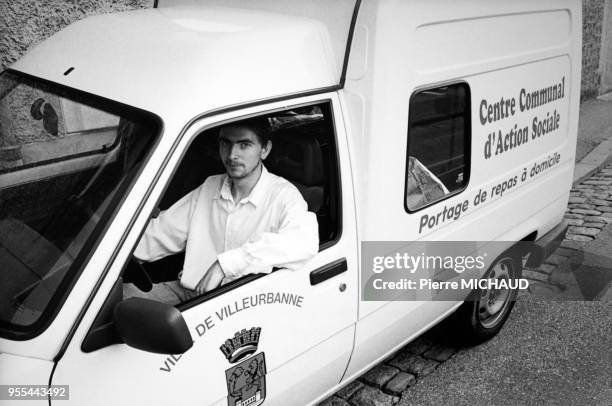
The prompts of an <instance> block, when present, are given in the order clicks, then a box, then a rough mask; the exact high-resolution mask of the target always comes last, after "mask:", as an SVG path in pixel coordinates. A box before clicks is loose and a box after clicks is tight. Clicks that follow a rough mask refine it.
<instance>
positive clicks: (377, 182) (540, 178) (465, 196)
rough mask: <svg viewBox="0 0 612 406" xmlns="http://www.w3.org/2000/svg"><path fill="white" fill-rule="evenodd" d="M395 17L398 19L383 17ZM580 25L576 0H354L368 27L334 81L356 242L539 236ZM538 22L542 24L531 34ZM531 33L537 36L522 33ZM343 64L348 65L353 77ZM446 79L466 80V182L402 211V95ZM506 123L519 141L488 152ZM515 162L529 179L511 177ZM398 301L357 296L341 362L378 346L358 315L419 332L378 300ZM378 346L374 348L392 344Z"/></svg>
mask: <svg viewBox="0 0 612 406" xmlns="http://www.w3.org/2000/svg"><path fill="white" fill-rule="evenodd" d="M397 18H401V19H402V24H393V21H394V20H396V19H397ZM538 22H539V23H540V24H536V23H538ZM543 22H546V24H547V25H543V24H541V23H543ZM580 22H581V8H580V3H579V2H575V1H559V2H556V1H544V2H537V3H534V2H527V1H519V2H512V3H511V4H509V3H507V2H501V1H493V2H484V1H477V2H473V3H470V4H469V5H466V4H459V3H456V2H450V1H433V2H432V1H428V2H424V1H414V2H402V1H378V2H364V4H363V5H362V7H361V13H360V15H359V18H358V20H357V22H356V32H359V31H360V30H361V31H363V32H367V35H356V36H355V38H354V42H353V44H352V46H353V48H354V49H356V50H357V53H358V54H359V55H361V56H360V58H358V59H357V60H356V61H355V62H354V63H355V65H353V60H352V59H351V60H350V61H349V66H348V72H349V75H348V76H347V82H346V85H345V87H344V89H342V90H341V93H342V94H343V97H344V99H345V102H346V105H347V112H346V115H347V117H348V121H349V122H350V124H351V130H352V134H353V136H352V137H351V139H350V141H351V143H352V144H353V147H354V150H355V157H354V159H353V162H354V172H355V179H356V180H357V183H356V185H355V191H356V194H357V199H356V200H357V201H358V202H359V206H358V227H359V239H360V241H392V240H394V241H413V240H446V241H465V240H474V241H483V242H486V241H517V240H521V239H523V238H525V237H526V236H528V235H530V234H531V233H533V232H537V235H543V234H544V233H546V232H548V231H549V230H551V229H552V228H553V227H554V226H556V225H557V224H559V222H560V221H561V219H562V218H563V213H564V211H565V207H566V205H567V199H568V197H569V190H570V188H571V183H572V181H571V179H572V171H573V166H574V159H575V147H576V137H577V117H578V109H579V97H578V96H577V95H578V94H579V86H580V70H581V48H580V44H581V36H580V30H581V28H580V27H581V26H580V24H581V23H580ZM534 24H535V25H534ZM493 27H497V29H495V30H493ZM504 27H505V28H509V27H516V30H511V31H508V30H507V29H504ZM549 28H550V29H549ZM542 31H545V33H542V35H541V36H540V35H538V34H539V33H540V32H542ZM510 32H511V34H510ZM506 36H508V38H506ZM534 36H536V37H537V38H535V39H532V37H534ZM510 37H512V38H510ZM476 38H484V40H483V41H484V42H482V41H480V42H478V44H481V43H482V44H484V45H485V46H482V47H480V46H479V47H474V46H473V44H474V43H475V39H476ZM359 41H362V42H366V43H360V42H359ZM520 44H522V47H520V48H519V45H520ZM366 50H367V51H366ZM364 53H367V55H366V56H365V57H363V54H364ZM364 59H365V60H366V62H364V61H363V60H364ZM364 67H365V68H364ZM353 71H355V72H358V74H356V75H351V74H350V72H353ZM455 83H465V84H467V85H468V86H469V89H470V109H471V132H470V136H471V139H470V145H471V147H470V149H469V154H470V160H469V165H470V169H471V171H470V173H469V180H468V182H467V186H466V187H465V188H464V189H461V190H459V191H458V192H457V193H456V194H454V195H450V197H447V198H446V199H444V200H441V201H439V202H438V203H434V204H432V205H430V206H427V207H425V208H423V209H420V210H419V211H416V212H413V213H412V212H407V211H406V210H405V208H404V205H403V204H402V202H403V200H404V186H405V185H404V184H402V183H400V179H404V178H403V177H404V174H405V171H406V160H407V149H408V136H409V135H408V122H409V113H410V108H409V106H410V101H411V98H412V97H413V95H415V94H418V93H419V92H422V91H425V90H427V89H433V88H436V87H440V86H445V85H448V84H455ZM549 87H555V88H556V92H557V96H555V97H551V98H550V99H551V100H549V101H547V102H545V103H544V102H543V103H530V106H529V108H527V107H526V106H525V105H526V103H527V102H526V98H527V95H530V94H531V93H533V92H539V91H540V90H542V89H548V88H549ZM523 89H524V91H523ZM522 91H523V93H521V92H522ZM538 94H539V93H538ZM561 95H562V96H561ZM521 97H522V99H521ZM502 98H504V100H506V99H508V98H511V99H512V98H513V99H514V100H515V102H514V103H515V107H514V113H513V114H509V115H505V116H504V117H498V118H497V119H496V120H491V122H489V121H488V117H486V118H487V120H486V121H485V122H484V123H482V122H481V117H480V107H481V105H482V103H483V100H484V101H485V103H487V108H488V105H489V104H490V103H495V102H497V103H498V104H501V99H502ZM505 103H506V102H505V101H504V104H505ZM521 103H522V104H523V110H521ZM486 112H487V113H488V109H487V111H486ZM547 114H548V117H549V118H550V117H551V116H555V117H556V116H559V119H558V120H557V123H556V125H555V129H554V130H552V131H550V132H547V133H546V134H545V135H544V134H543V132H540V133H541V134H540V135H539V136H538V135H537V129H538V127H537V126H538V124H539V123H541V122H542V121H545V120H546V117H547ZM498 115H499V114H498ZM536 118H537V121H536V122H535V126H536V127H535V128H536V130H535V133H536V135H535V136H534V119H536ZM514 125H516V126H517V128H520V127H522V128H524V127H527V134H528V137H527V141H526V142H521V145H517V146H515V147H513V148H505V147H504V148H502V149H501V150H500V151H498V153H497V154H495V152H496V149H493V150H492V154H491V155H489V156H488V157H487V156H486V154H485V147H486V146H487V143H486V141H487V140H488V139H487V137H488V136H489V135H490V134H493V133H495V134H496V136H497V138H498V137H499V132H500V131H501V132H502V135H501V137H502V142H503V140H504V139H505V138H506V134H507V133H508V132H509V131H510V130H513V129H514ZM491 138H493V137H492V135H491ZM497 138H496V139H497ZM524 140H525V138H523V139H522V141H524ZM492 142H493V141H492ZM492 142H491V143H492ZM555 154H559V159H556V158H555V160H556V163H555V164H554V165H551V166H550V167H549V166H547V165H542V162H543V161H547V160H549V159H550V158H552V157H555ZM537 165H540V168H543V167H545V166H546V168H547V169H545V170H541V171H538V170H537V169H534V170H533V172H534V174H533V176H531V174H530V172H531V171H532V169H533V168H534V166H537ZM524 170H526V172H527V177H526V178H525V180H524V181H521V175H522V174H523V171H524ZM515 176H517V177H518V178H517V184H516V186H515V187H513V188H510V189H509V190H507V191H504V192H503V194H501V195H500V194H499V193H497V194H495V195H494V196H493V198H489V199H488V200H487V201H486V202H485V203H482V204H478V205H477V207H475V206H474V203H473V202H474V198H475V197H476V195H478V194H479V193H481V192H482V191H487V193H488V195H489V197H491V194H492V193H494V191H495V189H496V186H497V185H500V184H502V183H504V182H507V181H508V180H509V179H514V177H515ZM404 181H405V180H404ZM512 183H514V182H512ZM492 190H493V191H492ZM375 196H380V198H374V197H375ZM466 200H468V201H469V203H468V204H469V209H468V210H467V211H466V212H465V213H462V214H461V216H460V217H459V218H457V219H453V220H451V221H446V222H442V223H438V224H436V225H435V226H433V227H431V228H430V227H428V226H426V227H421V224H422V223H421V221H422V219H423V218H424V216H429V217H435V216H436V214H437V213H439V212H441V211H442V210H443V208H445V207H446V208H451V207H454V206H456V205H458V204H461V203H462V202H464V201H466ZM373 213H375V215H373ZM391 224H393V226H392V227H390V225H391ZM509 244H510V243H509ZM509 246H510V245H509ZM500 253H501V252H500ZM492 259H493V258H491V260H492ZM401 304H402V305H403V308H402V310H403V311H404V312H407V313H410V312H413V313H417V310H416V309H417V308H418V307H420V309H419V310H418V312H423V313H425V314H429V315H433V314H436V312H437V310H436V309H435V304H432V303H424V304H421V305H420V306H419V305H417V304H416V302H402V303H401ZM396 305H397V304H395V303H394V304H388V303H387V302H366V301H363V300H361V301H360V305H359V319H360V322H359V323H358V327H357V334H356V337H355V340H356V341H355V348H356V350H355V354H353V357H352V358H351V364H350V365H349V371H358V370H361V368H363V367H364V365H367V364H368V361H371V360H372V358H369V357H371V355H369V354H370V353H369V352H368V351H367V350H364V351H366V354H365V355H363V356H362V355H361V354H360V353H359V352H360V351H361V349H365V348H370V347H369V345H372V346H373V345H374V344H373V343H379V344H380V343H381V341H380V339H379V338H378V337H376V336H377V334H376V333H375V332H373V331H372V329H368V328H363V329H362V328H361V326H360V325H361V321H362V320H366V319H367V320H368V321H367V322H366V323H367V324H368V325H371V326H374V325H385V326H386V327H387V328H386V329H385V330H384V331H385V334H389V335H391V336H393V335H395V334H397V336H411V335H412V333H416V332H417V331H418V330H419V326H418V325H415V326H414V330H410V329H409V328H408V329H407V330H406V329H405V326H403V325H401V323H398V324H397V325H395V326H394V325H392V323H390V322H389V321H388V319H387V318H388V317H389V314H388V312H389V310H388V309H391V308H395V306H396ZM398 312H399V310H398ZM391 313H392V312H391ZM417 324H418V323H417ZM370 340H371V341H370ZM368 342H369V343H368ZM388 344H389V345H391V341H389V342H388ZM372 348H373V347H372ZM377 348H378V349H379V350H380V351H381V352H382V351H385V350H389V349H390V348H391V347H385V346H379V347H377ZM360 360H361V361H360ZM360 362H362V363H361V364H360ZM348 375H350V373H348Z"/></svg>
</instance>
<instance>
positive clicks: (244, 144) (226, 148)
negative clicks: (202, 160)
mask: <svg viewBox="0 0 612 406" xmlns="http://www.w3.org/2000/svg"><path fill="white" fill-rule="evenodd" d="M271 145H272V143H271V142H269V141H268V143H267V145H265V146H262V145H261V144H260V143H259V139H258V138H257V136H256V135H255V133H254V132H253V130H251V129H250V128H248V127H241V126H235V127H234V126H230V127H225V128H222V129H221V131H220V133H219V154H220V155H221V160H222V161H223V165H224V166H225V170H226V171H227V174H228V175H229V177H230V178H232V179H244V178H246V177H248V176H249V175H251V174H252V173H253V172H254V171H255V169H257V167H258V165H259V162H260V161H262V160H264V159H265V158H266V157H267V156H268V154H269V153H270V148H271Z"/></svg>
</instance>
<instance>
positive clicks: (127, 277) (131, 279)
mask: <svg viewBox="0 0 612 406" xmlns="http://www.w3.org/2000/svg"><path fill="white" fill-rule="evenodd" d="M123 282H124V283H133V284H134V285H136V287H137V288H138V289H140V290H142V291H143V292H149V291H150V290H151V289H152V288H153V281H152V280H151V276H150V275H149V272H147V269H146V268H145V266H144V265H143V264H142V263H141V262H140V261H138V260H137V259H136V258H135V257H134V256H133V255H132V257H131V258H130V261H129V262H128V264H127V267H126V268H125V271H124V272H123Z"/></svg>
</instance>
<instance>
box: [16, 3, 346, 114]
mask: <svg viewBox="0 0 612 406" xmlns="http://www.w3.org/2000/svg"><path fill="white" fill-rule="evenodd" d="M341 3H346V1H343V2H341ZM348 11H350V13H348V14H347V18H348V21H347V24H346V37H345V39H344V44H346V38H348V30H349V28H348V27H349V26H350V18H351V15H352V10H348ZM348 11H347V12H348ZM336 42H337V43H336V45H333V44H332V41H331V39H330V35H329V30H328V29H327V27H326V25H325V23H323V22H321V21H320V20H317V19H314V18H308V17H302V16H298V15H295V14H294V15H290V14H279V13H274V12H270V11H256V10H246V9H238V8H231V7H218V6H181V7H164V8H159V9H148V10H138V11H130V12H124V13H116V14H105V15H99V16H95V17H89V18H86V19H84V20H81V21H79V22H77V23H75V24H72V25H70V26H68V27H67V28H65V29H64V30H62V31H60V32H58V33H57V34H55V35H54V36H52V37H51V38H50V39H49V40H47V41H45V42H43V43H42V44H40V45H38V46H37V47H35V48H34V49H33V50H32V51H30V52H29V53H28V54H27V55H26V56H24V57H23V58H22V59H21V60H19V61H18V62H17V63H16V64H14V65H13V66H12V69H15V70H18V71H22V72H25V73H27V74H30V75H33V76H37V77H41V78H43V79H46V80H49V81H52V82H56V83H60V84H63V85H66V86H69V87H73V88H77V89H81V90H84V91H86V92H89V93H92V94H96V95H99V96H103V97H106V98H109V99H113V100H117V101H119V102H122V103H125V104H129V105H132V106H136V107H139V108H142V109H145V110H148V111H151V112H154V113H156V114H159V115H163V116H168V115H173V116H175V117H173V118H179V117H176V115H179V116H180V118H181V119H183V118H186V119H189V118H192V117H194V116H195V115H197V114H200V113H202V112H204V111H209V110H212V109H217V108H221V107H225V106H232V105H237V104H241V103H246V102H251V101H257V100H262V99H266V98H271V97H277V96H283V95H290V94H295V93H299V92H304V91H309V90H314V89H320V88H325V87H329V86H334V85H337V84H338V83H339V81H340V77H341V74H342V61H343V58H344V52H342V55H338V52H339V50H340V49H341V48H342V47H341V46H339V44H338V41H336ZM70 68H74V69H73V70H72V71H71V72H70V73H69V74H67V75H65V74H64V73H65V72H66V71H67V70H68V69H70Z"/></svg>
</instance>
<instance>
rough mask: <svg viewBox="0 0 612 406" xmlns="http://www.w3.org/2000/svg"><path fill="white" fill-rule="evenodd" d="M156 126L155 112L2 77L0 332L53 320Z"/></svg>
mask: <svg viewBox="0 0 612 406" xmlns="http://www.w3.org/2000/svg"><path fill="white" fill-rule="evenodd" d="M159 132H160V125H159V121H158V120H157V119H156V118H155V116H153V115H151V114H147V113H144V112H141V111H138V110H136V109H132V108H128V107H125V106H122V105H119V104H117V103H113V102H110V101H105V100H101V99H99V98H97V97H94V96H91V95H86V94H83V93H80V92H76V91H72V90H68V89H64V88H61V87H59V86H57V85H52V84H48V83H46V82H43V81H38V80H35V79H32V78H29V77H25V76H21V75H18V74H17V73H14V72H5V73H3V74H2V75H1V76H0V334H2V335H4V336H10V337H12V338H19V337H22V338H26V337H29V336H32V335H33V334H37V333H38V332H40V331H41V329H43V328H44V327H45V326H46V325H47V324H48V322H50V319H51V318H52V316H53V315H55V313H56V310H57V309H58V308H59V306H61V303H63V301H64V299H65V297H66V295H67V294H68V292H69V290H70V287H71V286H72V285H73V284H74V282H75V279H76V277H77V275H78V274H79V272H80V270H81V268H82V266H83V265H84V263H85V260H86V258H87V257H88V255H89V253H90V252H91V251H92V249H93V248H94V247H95V245H96V244H95V243H96V241H97V239H98V238H99V237H100V235H101V232H102V230H103V229H104V228H105V224H106V223H107V222H108V220H109V218H110V217H111V216H110V214H111V213H112V212H113V211H114V209H115V208H116V206H117V205H118V202H119V201H120V200H121V196H122V195H124V194H125V190H126V188H127V186H128V185H129V183H130V180H131V179H132V178H133V177H134V174H135V173H136V172H137V171H138V169H139V168H140V167H141V166H142V164H143V162H144V158H145V156H147V155H148V154H147V153H148V151H149V150H150V149H151V147H152V145H153V143H154V141H155V140H156V139H157V137H158V135H159Z"/></svg>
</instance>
